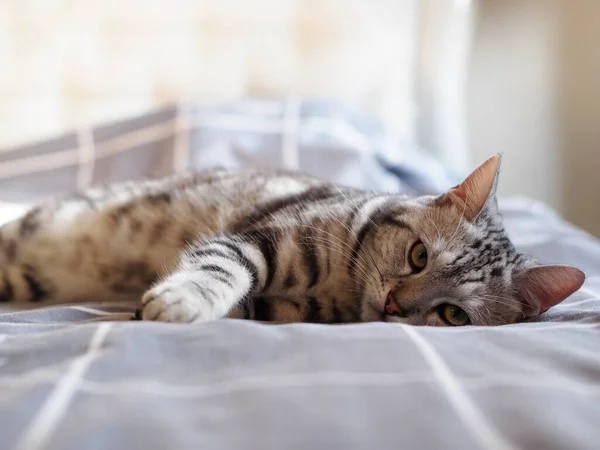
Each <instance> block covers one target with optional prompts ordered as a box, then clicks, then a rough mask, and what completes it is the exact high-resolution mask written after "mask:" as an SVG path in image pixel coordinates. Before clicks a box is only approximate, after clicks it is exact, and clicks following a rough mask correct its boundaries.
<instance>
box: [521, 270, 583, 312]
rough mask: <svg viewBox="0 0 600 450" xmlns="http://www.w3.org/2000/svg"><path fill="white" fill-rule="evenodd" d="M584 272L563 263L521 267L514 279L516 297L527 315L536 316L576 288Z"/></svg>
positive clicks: (581, 280)
mask: <svg viewBox="0 0 600 450" xmlns="http://www.w3.org/2000/svg"><path fill="white" fill-rule="evenodd" d="M584 281H585V273H583V272H582V271H581V270H579V269H577V268H576V267H572V266H563V265H549V266H537V267H531V268H529V269H523V270H522V271H521V272H520V273H518V274H517V275H516V277H515V279H514V283H515V285H516V291H517V298H518V299H519V300H520V301H522V302H523V303H524V306H525V308H524V311H523V313H524V314H525V315H526V316H527V317H531V316H537V315H538V314H541V313H543V312H544V311H546V310H548V309H550V308H552V307H553V306H555V305H557V304H559V303H560V302H562V301H563V300H564V299H566V298H567V297H568V296H570V295H571V294H573V293H574V292H575V291H576V290H578V289H579V288H580V287H581V286H582V285H583V282H584Z"/></svg>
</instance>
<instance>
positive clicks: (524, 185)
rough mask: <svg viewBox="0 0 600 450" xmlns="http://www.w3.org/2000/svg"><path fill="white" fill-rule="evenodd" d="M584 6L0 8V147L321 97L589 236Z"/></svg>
mask: <svg viewBox="0 0 600 450" xmlns="http://www.w3.org/2000/svg"><path fill="white" fill-rule="evenodd" d="M598 42H600V2H598V1H597V0H501V1H500V0H479V1H477V0H252V1H248V0H169V1H167V0H155V1H149V0H144V1H142V0H130V1H122V0H119V1H117V0H103V1H101V2H100V1H95V0H94V1H93V0H0V149H7V148H10V147H14V146H17V145H21V144H24V143H29V142H32V141H36V140H38V139H45V138H48V137H52V136H55V135H57V134H60V133H63V132H65V131H67V130H71V129H77V128H79V127H82V126H87V125H89V124H94V123H98V122H105V121H110V120H115V119H120V118H123V117H128V116H132V115H136V114H140V113H144V112H146V111H148V110H150V109H152V108H155V107H158V106H163V105H168V104H170V103H173V102H175V101H179V100H190V99H192V100H193V99H236V98H245V97H254V98H256V97H259V98H265V97H266V98H271V97H276V98H291V99H294V98H319V99H331V100H337V101H341V102H343V103H344V104H347V105H349V106H352V107H355V108H358V109H360V110H362V111H365V112H367V113H368V114H370V115H371V116H373V117H375V118H377V119H378V120H380V121H381V122H383V123H384V124H385V126H386V127H387V128H388V129H389V130H390V131H391V132H392V133H394V135H395V136H398V138H399V139H401V140H403V141H405V142H411V143H414V144H415V145H418V146H419V147H420V148H422V149H424V151H427V152H429V153H430V154H432V155H435V156H436V157H437V158H439V160H440V161H442V162H443V163H444V165H446V166H447V167H449V168H450V169H452V170H454V171H465V170H467V169H469V168H471V167H472V166H473V165H474V164H476V163H478V162H480V161H482V160H483V159H485V158H486V157H487V156H489V155H491V154H492V153H496V152H502V153H504V156H505V160H504V167H503V169H504V171H503V177H502V180H501V184H500V193H501V194H502V195H505V196H508V195H515V194H522V195H527V196H529V197H533V198H535V199H539V200H541V201H544V202H546V203H548V204H549V205H551V206H552V207H554V208H556V209H557V210H558V211H559V212H560V213H561V214H562V215H563V216H565V217H566V218H567V219H569V220H571V221H573V222H574V223H576V224H577V225H579V226H582V227H583V228H585V229H587V230H588V231H590V232H592V233H595V234H597V235H600V208H599V206H598V195H597V193H598V192H599V191H600V177H598V176H597V175H596V171H597V170H598V168H600V150H599V147H600V90H599V89H598V88H597V86H596V84H597V82H598V80H600V46H598V45H597V43H598Z"/></svg>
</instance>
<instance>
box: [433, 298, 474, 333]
mask: <svg viewBox="0 0 600 450" xmlns="http://www.w3.org/2000/svg"><path fill="white" fill-rule="evenodd" d="M438 314H439V315H440V317H441V318H442V320H443V321H444V322H446V323H447V324H448V325H452V326H454V327H460V326H463V325H468V324H469V323H470V322H471V320H470V319H469V316H468V315H467V313H466V312H465V311H464V310H463V309H461V308H459V307H458V306H455V305H449V304H448V303H445V304H443V305H440V306H439V307H438Z"/></svg>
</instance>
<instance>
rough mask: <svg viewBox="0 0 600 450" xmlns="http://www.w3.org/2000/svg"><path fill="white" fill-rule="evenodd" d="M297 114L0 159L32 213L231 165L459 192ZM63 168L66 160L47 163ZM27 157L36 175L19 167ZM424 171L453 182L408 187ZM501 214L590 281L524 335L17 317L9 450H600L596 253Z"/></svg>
mask: <svg viewBox="0 0 600 450" xmlns="http://www.w3.org/2000/svg"><path fill="white" fill-rule="evenodd" d="M311 105H312V106H311ZM290 109H291V108H287V107H286V105H285V104H282V103H279V102H259V103H256V104H254V105H252V104H243V105H227V106H218V107H215V108H212V109H211V108H210V107H208V106H202V107H199V106H194V107H188V108H187V109H184V108H182V109H180V110H179V111H180V114H179V118H177V117H178V115H177V114H176V111H177V110H176V109H172V110H165V111H161V112H158V113H156V114H154V115H152V116H149V117H144V118H139V119H136V120H133V121H129V122H127V123H118V124H113V125H111V126H110V127H100V129H99V130H100V131H98V130H96V131H94V132H93V133H92V134H91V136H92V138H93V139H92V141H90V140H87V141H86V140H85V137H82V136H85V135H86V134H85V133H86V132H85V130H84V131H81V132H80V135H79V137H80V141H81V142H80V143H79V144H81V145H87V146H88V148H87V149H82V148H80V146H79V144H77V142H76V141H77V139H75V141H73V142H70V141H69V142H67V141H68V139H67V140H65V141H64V142H66V144H65V146H66V147H68V146H69V145H70V144H74V152H75V153H74V154H75V155H79V156H81V155H88V157H87V159H86V158H85V157H79V159H75V160H73V161H74V162H73V161H71V160H69V159H68V158H69V157H70V156H69V155H71V153H70V152H71V150H72V149H70V148H65V147H61V146H60V145H59V144H56V142H55V143H54V144H40V145H37V146H35V149H34V150H32V148H33V147H30V148H29V150H28V149H25V150H23V151H22V152H20V151H14V152H11V153H6V154H3V155H5V156H6V155H12V157H13V158H14V160H9V159H4V160H2V161H0V192H4V195H5V197H4V198H3V200H14V199H15V198H16V199H18V200H28V201H29V200H33V199H38V198H41V197H43V196H44V195H45V193H46V192H47V191H49V190H50V191H52V190H54V191H55V192H56V193H65V192H69V191H72V190H73V189H74V188H75V187H76V186H81V185H82V184H83V185H84V186H85V185H86V184H87V183H90V182H98V181H116V180H117V179H119V178H129V177H130V176H131V175H132V174H133V175H136V174H137V175H148V174H149V173H156V174H157V173H159V172H166V171H169V170H171V169H172V168H173V167H181V166H185V165H188V164H189V165H192V166H194V167H202V166H204V165H206V164H209V163H213V162H218V161H219V160H220V159H221V158H224V161H225V162H227V163H228V165H255V164H263V163H270V164H276V165H280V164H281V161H283V162H285V163H286V164H288V165H296V164H297V166H298V167H300V168H303V169H307V168H308V169H309V171H312V172H313V173H316V174H321V175H323V176H327V177H331V178H333V179H334V180H336V181H338V182H340V183H344V182H345V183H348V184H354V185H363V186H365V185H366V186H372V187H377V188H383V189H388V190H400V189H402V190H410V189H412V188H414V186H416V185H418V186H419V188H418V189H426V190H431V191H435V190H439V189H441V188H444V187H446V186H447V185H448V184H449V183H452V182H453V181H454V180H453V179H452V177H448V176H447V175H446V174H444V172H443V171H442V170H441V169H440V168H439V167H438V166H436V164H435V162H433V161H431V160H427V159H419V158H420V157H419V156H418V154H417V153H414V154H413V153H412V152H410V151H408V150H406V149H403V148H401V147H398V146H395V147H394V145H393V144H391V143H389V142H388V141H386V139H384V137H385V136H384V134H382V132H381V130H380V129H379V128H377V126H375V125H373V124H371V122H370V121H368V120H367V119H364V118H362V117H361V116H360V115H357V114H356V113H349V112H347V111H346V110H343V109H341V108H338V107H335V106H331V105H327V104H321V103H312V104H311V103H307V104H301V105H299V108H297V109H296V110H294V111H296V114H295V115H293V114H291V113H290ZM182 110H183V111H182ZM223 111H225V112H223ZM298 111H300V112H301V114H300V115H298ZM313 119H314V120H313ZM163 120H164V121H165V122H164V123H167V124H168V125H164V123H163V122H161V121H163ZM311 121H312V122H311ZM157 123H158V125H157ZM311 123H312V125H311ZM315 123H316V125H315ZM161 124H162V125H161ZM290 124H291V125H290ZM307 124H308V125H307ZM369 124H371V125H369ZM163 125H164V126H163ZM161 126H162V128H161ZM149 129H150V130H151V131H150V132H148V130H149ZM88 131H89V130H88ZM161 133H162V134H161ZM173 133H175V134H173ZM87 136H88V137H89V136H90V135H89V134H88V135H87ZM384 142H388V143H387V144H383V143H384ZM57 146H58V147H57ZM386 146H387V147H386ZM311 149H312V150H311ZM317 149H318V151H317ZM394 149H395V150H394ZM311 151H312V152H313V153H311ZM27 152H29V153H27ZM56 152H63V155H65V156H64V157H63V159H62V160H61V159H60V158H56V157H55V159H54V160H53V159H52V157H51V156H52V154H54V155H55V154H56ZM308 155H310V156H308ZM390 155H391V157H390ZM24 157H27V158H34V160H33V161H34V164H31V165H29V166H28V167H25V166H26V163H27V162H25V163H24V162H23V161H19V160H18V159H20V158H24ZM40 157H41V158H42V159H41V160H40V159H39V158H40ZM35 158H38V159H35ZM44 158H46V159H44ZM377 158H379V161H378V159H377ZM403 160H404V163H403ZM30 161H31V160H30ZM48 161H55V165H54V166H52V165H49V163H48ZM56 161H58V162H56ZM61 161H62V162H65V161H66V162H68V163H69V164H67V165H66V166H61V165H60V164H59V162H61ZM382 161H386V168H383V167H382V164H381V162H382ZM220 162H221V163H223V161H220ZM7 164H9V165H7ZM10 164H12V166H11V165H10ZM24 164H25V166H24ZM36 164H37V165H36ZM427 164H429V165H430V167H431V168H432V169H431V170H432V171H439V174H440V176H439V177H437V178H436V177H427V176H423V173H422V172H421V173H420V172H419V171H417V170H413V169H411V166H412V167H413V168H414V167H425V166H426V165H427ZM36 168H37V169H36ZM32 169H36V170H32ZM11 170H13V171H14V172H13V173H19V175H18V176H11V175H10V173H11ZM134 172H135V173H134ZM142 172H143V173H142ZM431 173H434V172H431ZM436 173H438V172H436ZM398 174H408V176H407V178H400V179H399V178H397V175H398ZM60 177H63V179H62V181H61V182H60V183H58V184H52V183H51V180H58V179H59V178H60ZM411 177H412V178H411ZM82 180H83V181H82ZM50 186H52V187H53V188H54V189H50V188H49V187H50ZM414 189H417V188H414ZM10 191H12V192H16V194H15V196H9V195H8V194H7V192H10ZM502 210H503V212H504V214H505V218H506V221H507V226H508V229H509V233H510V235H511V237H512V239H513V240H514V242H515V243H516V245H517V246H518V247H519V248H520V249H522V250H525V251H529V252H531V253H534V254H536V255H537V256H539V257H541V258H542V259H544V260H545V261H547V262H563V263H572V264H576V265H578V266H580V267H582V268H583V269H584V270H586V272H587V274H588V277H589V278H588V281H587V282H586V284H585V286H584V288H583V289H582V290H581V291H580V292H578V293H577V294H575V295H574V296H572V297H571V298H570V299H568V300H567V301H566V302H564V303H563V304H562V305H560V306H558V307H556V308H553V309H551V310H550V311H548V312H547V313H546V314H545V315H543V316H541V317H539V318H537V319H536V320H535V321H531V322H529V323H523V324H518V325H511V326H503V327H496V328H476V327H466V328H460V329H456V328H453V329H448V328H446V329H434V328H425V327H423V328H411V327H405V326H401V325H395V324H383V323H376V324H361V325H343V326H318V325H307V324H296V325H285V326H274V325H264V324H259V323H252V322H244V321H236V320H222V321H218V322H215V323H211V324H207V325H202V326H191V325H168V324H153V323H139V322H126V321H125V320H126V319H127V318H128V317H129V315H130V312H131V311H132V310H133V307H134V305H118V304H102V305H97V304H77V305H71V306H65V307H52V308H45V309H41V310H31V311H17V312H9V311H8V309H7V308H5V309H4V311H5V312H4V313H3V314H1V315H0V392H1V394H0V448H15V449H19V450H23V449H39V448H48V449H61V450H62V449H84V448H85V449H95V448H97V449H101V448H102V449H105V448H115V449H116V448H128V449H133V448H144V449H146V450H147V449H162V448H173V449H175V448H182V449H183V448H185V449H187V448H189V449H211V450H212V449H214V450H222V449H223V450H225V449H238V448H248V449H261V450H262V449H301V448H310V449H319V448H328V449H338V448H340V449H342V448H343V449H366V448H374V449H387V448H389V449H399V448H418V449H450V448H452V449H454V448H461V449H517V448H521V449H538V448H539V449H542V448H543V449H597V448H599V447H600V244H599V241H598V240H597V239H595V238H593V237H591V236H589V235H587V234H586V233H584V232H582V231H580V230H578V229H576V228H575V227H573V226H571V225H569V224H567V223H565V222H564V221H562V220H561V219H560V218H559V217H557V216H556V215H555V214H554V213H553V212H552V211H550V210H548V209H547V208H545V207H544V206H543V205H540V204H538V203H535V202H532V201H529V200H525V199H521V200H514V201H509V202H503V203H502Z"/></svg>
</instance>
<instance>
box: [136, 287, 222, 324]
mask: <svg viewBox="0 0 600 450" xmlns="http://www.w3.org/2000/svg"><path fill="white" fill-rule="evenodd" d="M221 304H223V301H222V298H221V296H220V295H219V292H218V290H217V289H215V288H214V287H211V286H210V285H208V283H202V282H199V281H198V280H188V279H183V280H180V279H177V278H176V279H170V280H166V281H164V282H162V283H160V284H158V285H156V286H155V287H153V288H152V289H150V290H149V291H148V292H146V294H144V296H143V297H142V309H141V318H142V320H152V321H158V322H173V323H193V322H194V323H195V322H208V321H211V320H215V319H220V318H222V317H224V316H225V314H226V311H221V309H223V308H222V307H219V306H220V305H221Z"/></svg>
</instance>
